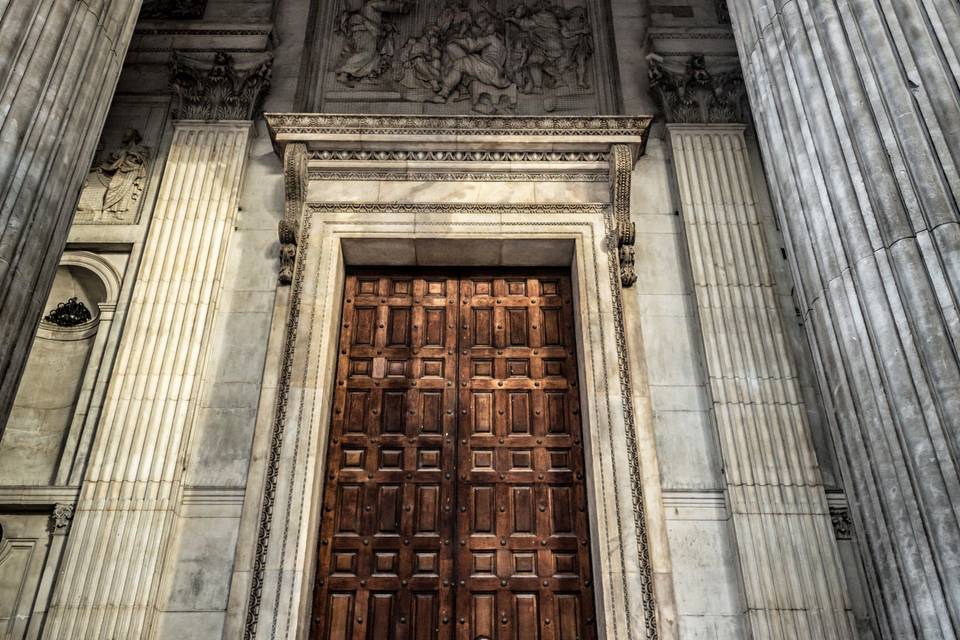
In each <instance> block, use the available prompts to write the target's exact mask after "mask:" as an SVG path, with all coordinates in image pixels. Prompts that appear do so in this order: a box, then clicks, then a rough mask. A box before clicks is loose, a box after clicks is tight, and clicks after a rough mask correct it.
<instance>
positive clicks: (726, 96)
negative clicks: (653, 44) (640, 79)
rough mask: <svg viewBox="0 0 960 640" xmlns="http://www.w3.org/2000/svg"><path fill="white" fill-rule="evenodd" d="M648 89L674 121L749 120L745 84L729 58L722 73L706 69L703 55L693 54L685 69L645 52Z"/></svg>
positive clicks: (744, 121)
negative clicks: (674, 66) (727, 64)
mask: <svg viewBox="0 0 960 640" xmlns="http://www.w3.org/2000/svg"><path fill="white" fill-rule="evenodd" d="M647 60H648V61H649V70H648V72H647V73H648V76H649V80H650V93H651V94H652V96H653V98H654V100H656V101H657V103H658V104H659V105H660V108H661V109H663V115H664V117H665V118H666V120H667V122H669V123H675V124H730V123H741V124H745V123H747V121H748V120H749V117H750V116H749V114H750V108H749V106H748V104H747V92H746V86H745V85H744V83H743V76H742V74H741V73H740V66H739V64H738V63H737V62H736V61H732V62H731V64H730V65H729V70H727V71H725V72H723V73H716V72H712V71H710V70H709V69H707V63H706V58H705V57H704V56H702V55H695V56H692V57H691V58H690V59H689V60H688V61H687V64H686V68H684V69H682V70H681V69H671V68H669V67H668V64H667V62H666V61H665V60H664V58H662V57H661V56H659V55H657V54H650V55H649V56H647Z"/></svg>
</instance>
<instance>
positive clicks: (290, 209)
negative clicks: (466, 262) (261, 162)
mask: <svg viewBox="0 0 960 640" xmlns="http://www.w3.org/2000/svg"><path fill="white" fill-rule="evenodd" d="M307 175H308V174H307V147H306V145H304V144H291V145H287V148H286V150H285V151H284V154H283V185H284V191H285V194H286V206H285V208H284V213H283V220H281V221H280V227H279V235H280V282H281V284H290V283H291V282H292V281H293V267H294V264H296V261H297V244H298V243H299V242H300V214H301V213H302V212H303V203H304V202H305V201H306V198H307Z"/></svg>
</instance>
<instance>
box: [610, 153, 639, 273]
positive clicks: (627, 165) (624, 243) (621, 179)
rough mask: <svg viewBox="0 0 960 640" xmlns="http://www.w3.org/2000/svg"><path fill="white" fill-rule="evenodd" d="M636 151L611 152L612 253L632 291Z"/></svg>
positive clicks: (634, 240)
mask: <svg viewBox="0 0 960 640" xmlns="http://www.w3.org/2000/svg"><path fill="white" fill-rule="evenodd" d="M633 164H634V155H633V150H632V149H631V148H630V146H629V145H626V144H615V145H613V146H612V147H611V151H610V189H611V198H610V202H611V203H613V217H614V225H613V233H614V235H615V237H614V238H611V249H616V250H617V253H618V258H619V261H620V284H621V285H622V286H624V287H632V286H633V284H634V283H635V282H636V281H637V272H636V270H635V268H634V248H633V245H634V243H635V242H636V239H637V228H636V225H635V224H634V223H633V221H632V220H631V219H630V185H631V179H632V176H633Z"/></svg>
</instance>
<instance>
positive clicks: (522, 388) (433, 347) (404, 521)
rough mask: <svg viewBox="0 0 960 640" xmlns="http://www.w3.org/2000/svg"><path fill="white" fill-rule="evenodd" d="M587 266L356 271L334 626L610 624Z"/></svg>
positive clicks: (332, 497)
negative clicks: (587, 451)
mask: <svg viewBox="0 0 960 640" xmlns="http://www.w3.org/2000/svg"><path fill="white" fill-rule="evenodd" d="M575 335H576V334H575V331H574V325H573V304H572V295H571V290H570V281H569V278H568V277H567V276H565V275H564V274H562V273H552V272H539V273H536V274H530V273H500V274H476V275H473V274H452V273H420V274H403V273H392V274H389V275H381V274H368V273H356V274H352V275H348V277H347V279H346V287H345V295H344V300H343V314H342V321H341V338H340V346H339V348H340V351H339V359H338V364H337V378H336V393H335V399H334V409H333V421H332V429H331V432H330V437H329V445H328V450H327V458H326V467H325V469H326V473H327V476H326V486H325V490H324V495H323V507H322V509H323V518H322V524H321V533H320V545H319V553H318V558H319V560H318V563H319V564H318V567H317V579H316V586H315V591H314V593H315V599H314V605H313V634H312V637H313V638H315V639H322V640H328V639H330V640H361V639H362V640H375V639H376V640H380V639H384V640H386V639H389V640H407V639H411V640H413V639H415V640H427V639H428V638H429V639H431V640H433V639H436V638H443V639H453V638H456V639H457V640H478V639H481V638H489V639H490V640H508V639H509V640H538V639H543V640H577V639H584V640H585V639H590V638H594V637H595V636H596V622H595V620H594V615H595V614H594V602H593V592H592V580H591V564H590V553H589V548H590V541H589V535H588V513H587V493H586V485H585V479H584V455H583V442H582V430H581V421H580V401H579V398H580V395H579V389H578V387H577V366H576V347H575V344H574V340H575Z"/></svg>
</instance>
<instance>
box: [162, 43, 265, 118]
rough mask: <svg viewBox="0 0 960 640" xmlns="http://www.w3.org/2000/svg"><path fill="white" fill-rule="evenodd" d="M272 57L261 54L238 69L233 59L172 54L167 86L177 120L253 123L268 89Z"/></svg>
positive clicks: (229, 57)
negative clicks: (174, 101) (200, 57)
mask: <svg viewBox="0 0 960 640" xmlns="http://www.w3.org/2000/svg"><path fill="white" fill-rule="evenodd" d="M272 68H273V57H272V56H271V55H270V54H269V53H268V54H263V55H261V56H259V57H258V59H256V60H254V61H253V62H252V64H250V65H248V67H247V68H246V69H238V68H237V65H236V64H235V62H234V59H233V56H231V55H229V54H227V53H223V52H217V53H215V54H214V56H213V60H212V62H211V61H207V60H201V59H197V58H192V57H188V56H185V55H183V54H179V53H174V55H173V65H172V70H171V79H170V86H171V88H172V89H173V92H174V94H175V95H176V97H177V100H176V104H175V107H174V112H173V117H174V118H175V119H179V120H253V119H254V118H255V117H257V115H258V114H259V113H260V112H261V109H262V107H263V100H264V98H265V97H266V95H267V91H268V90H269V89H270V76H271V73H272Z"/></svg>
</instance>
